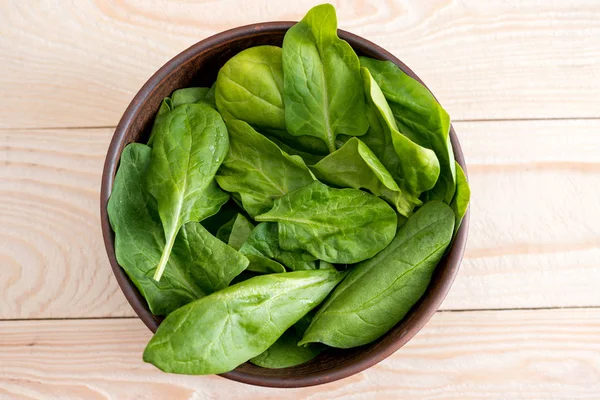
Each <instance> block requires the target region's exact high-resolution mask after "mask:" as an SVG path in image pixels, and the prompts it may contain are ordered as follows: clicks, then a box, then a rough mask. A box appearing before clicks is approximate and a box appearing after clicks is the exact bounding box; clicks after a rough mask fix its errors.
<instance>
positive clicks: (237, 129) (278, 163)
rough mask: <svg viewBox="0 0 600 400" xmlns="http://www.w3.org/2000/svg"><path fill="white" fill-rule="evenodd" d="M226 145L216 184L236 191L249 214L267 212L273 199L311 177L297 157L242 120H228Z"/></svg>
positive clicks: (300, 185)
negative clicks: (228, 144)
mask: <svg viewBox="0 0 600 400" xmlns="http://www.w3.org/2000/svg"><path fill="white" fill-rule="evenodd" d="M227 126H228V128H229V140H230V148H229V153H228V154H227V158H226V159H225V162H224V163H223V165H222V166H221V168H220V169H219V172H218V175H217V177H216V179H217V182H218V183H219V186H221V188H223V189H224V190H226V191H228V192H236V193H239V196H240V198H241V200H242V205H243V208H244V210H246V211H247V212H248V214H249V215H250V217H254V216H256V215H258V214H261V213H263V212H266V211H268V210H269V209H271V207H273V201H274V200H275V199H276V198H278V197H281V196H283V195H284V194H286V193H288V192H289V191H291V190H294V189H297V188H299V187H302V186H304V185H306V184H308V183H310V182H312V181H313V180H314V178H313V176H312V173H311V172H310V170H309V169H308V167H307V166H306V164H304V161H302V159H301V158H300V157H298V156H290V155H288V154H286V153H284V152H283V151H281V149H279V147H277V145H276V144H275V143H273V142H271V141H270V140H269V139H267V138H266V137H264V136H263V135H261V134H260V133H258V132H256V131H255V130H254V129H252V127H251V126H250V125H248V124H247V123H246V122H243V121H239V120H231V121H228V122H227Z"/></svg>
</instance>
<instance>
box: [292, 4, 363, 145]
mask: <svg viewBox="0 0 600 400" xmlns="http://www.w3.org/2000/svg"><path fill="white" fill-rule="evenodd" d="M283 71H284V74H283V88H284V89H283V97H284V104H285V123H286V127H287V131H288V132H289V133H290V134H291V135H294V136H301V135H308V136H314V137H317V138H319V139H321V140H323V142H325V144H326V145H327V148H328V149H329V152H334V151H335V149H336V147H335V138H336V136H337V135H338V134H345V135H350V136H360V135H364V134H365V133H366V131H367V128H368V122H367V119H366V117H365V100H364V90H363V86H362V84H361V77H360V63H359V61H358V57H357V56H356V54H355V53H354V50H352V47H350V45H349V44H348V43H347V42H345V41H344V40H341V39H340V38H339V37H338V36H337V18H336V15H335V9H334V8H333V6H332V5H331V4H323V5H319V6H316V7H314V8H312V9H311V10H310V11H309V12H308V13H307V14H306V16H305V17H304V18H303V19H302V21H300V22H298V23H297V24H296V25H294V26H293V27H291V28H290V29H289V30H288V31H287V33H286V34H285V37H284V39H283Z"/></svg>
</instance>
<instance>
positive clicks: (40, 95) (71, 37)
mask: <svg viewBox="0 0 600 400" xmlns="http://www.w3.org/2000/svg"><path fill="white" fill-rule="evenodd" d="M320 2H321V0H300V1H294V2H288V1H285V0H277V1H270V0H258V1H252V2H239V1H237V0H224V1H206V0H196V1H185V2H162V1H158V0H154V1H146V0H144V1H141V0H121V1H109V0H96V1H87V2H83V1H72V2H69V3H68V6H67V5H66V4H65V3H64V2H62V1H59V0H51V1H35V0H26V1H13V2H4V3H3V4H2V5H1V6H0V7H1V12H0V48H2V52H0V65H1V66H2V73H1V74H0V93H2V94H3V95H4V96H5V98H10V101H5V102H4V104H3V107H1V108H0V128H1V127H4V128H39V127H44V128H45V127H88V126H114V125H116V123H117V121H118V119H119V117H120V116H121V114H122V112H123V111H124V109H125V107H126V106H127V104H128V103H129V101H130V100H131V98H132V97H133V95H134V94H135V93H136V92H137V90H138V89H139V88H140V87H141V85H142V84H143V83H144V82H145V81H146V79H148V77H150V75H151V74H152V73H153V72H154V71H156V70H157V69H158V68H159V67H160V66H161V65H163V64H164V63H165V62H166V61H167V60H169V59H170V58H172V57H173V56H174V55H176V54H177V53H179V52H180V51H182V50H183V49H185V48H187V47H189V46H190V45H191V44H193V43H195V42H197V41H199V40H201V39H203V38H206V37H208V36H210V35H212V34H215V33H217V32H220V31H222V30H225V29H228V28H232V27H235V26H239V25H244V24H249V23H254V22H260V21H267V20H295V19H296V20H297V19H299V18H301V17H302V16H303V15H304V13H305V12H306V11H307V10H308V9H309V8H310V7H311V6H313V5H315V4H318V3H320ZM333 3H334V4H335V5H336V6H337V9H338V13H339V21H340V26H341V27H342V28H344V29H347V30H350V31H352V32H354V33H357V34H359V35H362V36H364V37H366V38H367V39H370V40H372V41H374V42H376V43H378V44H380V45H381V46H383V47H384V48H386V49H388V50H389V51H391V52H392V53H394V54H395V55H397V56H398V57H399V58H400V59H401V60H403V61H404V62H406V63H407V64H408V65H409V66H410V67H411V68H413V69H414V70H415V71H416V72H417V74H418V75H419V76H421V78H423V79H424V80H425V82H427V84H428V85H429V87H430V88H431V89H432V90H433V92H434V93H435V94H436V96H438V98H439V99H440V100H441V102H442V104H443V105H444V106H445V107H446V108H447V109H448V111H449V112H450V115H452V117H453V118H454V120H461V119H490V118H495V119H498V118H503V119H507V118H557V117H563V118H566V117H569V118H575V117H578V118H581V117H600V96H599V95H598V94H599V93H600V74H599V73H598V66H597V58H598V56H599V55H600V3H598V2H597V1H595V0H570V1H540V0H522V1H518V2H514V1H501V0H493V1H486V2H483V3H482V2H480V1H477V0H464V1H453V0H435V1H427V2H417V1H409V0H355V1H333Z"/></svg>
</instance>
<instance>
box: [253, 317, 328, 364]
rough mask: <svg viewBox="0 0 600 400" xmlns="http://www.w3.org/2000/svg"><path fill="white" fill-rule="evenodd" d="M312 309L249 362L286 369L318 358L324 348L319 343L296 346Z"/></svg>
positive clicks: (306, 326) (307, 323) (308, 322)
mask: <svg viewBox="0 0 600 400" xmlns="http://www.w3.org/2000/svg"><path fill="white" fill-rule="evenodd" d="M314 311H315V310H314V309H313V310H312V311H311V312H309V313H308V314H306V315H305V316H304V317H302V318H300V320H299V321H298V322H296V323H295V324H294V326H292V327H291V328H289V329H288V330H287V331H285V332H284V334H283V335H281V337H280V338H279V339H277V341H276V342H275V343H273V345H272V346H271V347H269V348H268V349H267V350H266V351H264V352H263V353H261V354H259V355H258V356H256V357H254V358H252V359H251V360H250V362H251V363H252V364H254V365H258V366H259V367H263V368H275V369H277V368H288V367H294V366H296V365H300V364H304V363H305V362H307V361H310V360H312V359H313V358H315V357H316V356H318V355H319V354H320V353H321V352H322V351H323V350H325V346H323V345H321V344H320V343H315V344H309V345H307V346H298V342H299V341H300V339H301V338H302V335H304V331H306V328H308V326H309V325H310V321H311V320H312V318H313V317H314V315H315V314H314Z"/></svg>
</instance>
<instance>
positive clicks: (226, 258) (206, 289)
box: [107, 143, 248, 315]
mask: <svg viewBox="0 0 600 400" xmlns="http://www.w3.org/2000/svg"><path fill="white" fill-rule="evenodd" d="M151 151H152V149H151V148H150V147H148V146H146V145H143V144H139V143H132V144H130V145H128V146H127V147H125V149H124V150H123V153H122V155H121V161H120V164H119V170H118V171H117V174H116V176H115V183H114V186H113V191H112V194H111V196H110V199H109V201H108V206H107V209H108V215H109V219H110V222H111V226H112V228H113V230H114V232H115V253H116V256H117V261H118V262H119V265H121V267H123V269H124V270H125V272H126V273H127V275H128V276H129V278H130V279H131V281H132V282H133V283H134V285H135V286H136V287H137V288H138V290H139V291H140V293H141V294H142V296H144V298H145V299H146V301H147V302H148V306H149V307H150V311H151V312H152V313H153V314H155V315H167V314H169V313H170V312H171V311H174V310H176V309H177V308H179V307H181V306H183V305H185V304H187V303H189V302H190V301H192V300H195V299H198V298H201V297H203V296H205V295H207V294H209V293H211V292H213V291H215V290H218V289H221V288H223V287H226V286H227V285H228V284H229V282H230V281H231V280H232V279H233V278H234V277H235V276H236V275H237V274H238V273H239V272H240V271H242V270H243V269H244V268H245V267H246V266H247V265H248V260H247V259H246V258H245V257H244V256H242V255H240V254H238V253H237V252H236V251H234V250H233V249H232V248H230V247H229V246H226V245H224V244H222V243H220V242H219V243H215V242H218V240H217V239H216V238H214V237H212V236H211V235H210V234H209V233H208V232H206V231H205V230H204V229H201V227H198V226H196V225H197V224H196V223H190V224H186V225H184V227H183V228H182V229H181V231H180V232H179V234H178V235H177V238H176V240H175V245H174V254H173V256H172V257H171V258H170V259H169V262H168V268H167V269H166V270H165V273H164V276H163V278H162V279H161V281H160V282H157V281H155V280H154V279H152V274H153V273H154V271H155V269H156V265H157V264H158V261H159V260H160V256H161V253H162V249H163V248H164V246H165V238H164V233H163V229H162V225H161V222H160V218H159V216H158V211H157V208H156V201H155V200H154V198H153V197H152V196H151V195H150V193H148V191H147V190H146V188H145V187H144V178H145V174H146V171H147V167H148V164H149V162H150V155H151ZM192 244H193V245H194V246H195V245H198V244H200V245H201V246H210V248H211V249H214V250H215V251H214V252H213V253H210V254H208V253H206V252H205V251H204V250H202V249H198V251H197V254H192V253H190V252H188V251H187V250H186V248H187V246H188V245H192Z"/></svg>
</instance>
